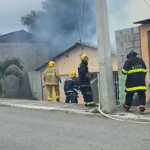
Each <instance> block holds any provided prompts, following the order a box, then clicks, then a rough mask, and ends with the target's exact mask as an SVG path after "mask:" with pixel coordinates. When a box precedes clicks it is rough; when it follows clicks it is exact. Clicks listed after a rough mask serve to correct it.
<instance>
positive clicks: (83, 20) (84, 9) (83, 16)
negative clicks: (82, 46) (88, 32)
mask: <svg viewBox="0 0 150 150" xmlns="http://www.w3.org/2000/svg"><path fill="white" fill-rule="evenodd" d="M84 10H85V0H84V2H83V14H82V25H81V40H82V33H83V21H84Z"/></svg>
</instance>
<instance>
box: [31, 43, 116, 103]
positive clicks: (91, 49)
mask: <svg viewBox="0 0 150 150" xmlns="http://www.w3.org/2000/svg"><path fill="white" fill-rule="evenodd" d="M84 53H85V54H87V55H88V57H89V64H88V66H89V71H90V72H92V73H93V79H92V81H93V82H92V88H93V92H94V98H95V101H96V102H98V73H99V54H98V49H97V47H96V46H92V45H90V44H86V43H76V44H75V45H73V46H72V47H70V48H69V49H67V50H65V51H64V52H62V53H60V54H59V55H57V56H56V57H55V58H53V59H52V60H53V61H55V65H56V67H57V69H58V70H59V73H60V75H61V79H62V83H61V84H60V92H61V101H62V102H64V101H65V94H64V91H63V86H64V80H65V79H66V78H67V77H68V76H69V74H70V72H71V71H72V70H75V71H76V72H77V73H78V71H77V69H78V66H79V64H80V62H81V60H80V56H81V55H82V54H84ZM111 59H112V67H113V70H114V71H117V70H118V67H117V59H116V55H115V54H112V58H111ZM47 67H48V62H46V63H45V64H43V65H42V66H41V67H39V68H37V69H36V71H37V72H40V76H41V84H42V85H41V86H43V85H44V81H43V73H44V71H45V69H46V68H47ZM34 87H35V88H37V87H39V86H34ZM41 89H42V88H41ZM34 91H36V89H34ZM42 93H43V99H44V100H46V99H47V89H46V87H45V88H43V89H42ZM53 96H54V94H53ZM54 100H55V99H54ZM79 103H80V104H82V103H83V99H82V96H80V97H79Z"/></svg>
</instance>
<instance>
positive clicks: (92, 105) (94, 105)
mask: <svg viewBox="0 0 150 150" xmlns="http://www.w3.org/2000/svg"><path fill="white" fill-rule="evenodd" d="M87 106H88V107H96V106H97V105H96V104H95V103H93V104H90V105H87Z"/></svg>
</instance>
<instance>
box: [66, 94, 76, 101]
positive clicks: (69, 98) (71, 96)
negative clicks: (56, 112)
mask: <svg viewBox="0 0 150 150" xmlns="http://www.w3.org/2000/svg"><path fill="white" fill-rule="evenodd" d="M66 103H78V98H77V96H76V95H74V93H68V94H66Z"/></svg>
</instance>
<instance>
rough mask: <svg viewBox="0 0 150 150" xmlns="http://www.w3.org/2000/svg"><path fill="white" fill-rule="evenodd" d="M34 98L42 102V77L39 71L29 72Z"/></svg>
mask: <svg viewBox="0 0 150 150" xmlns="http://www.w3.org/2000/svg"><path fill="white" fill-rule="evenodd" d="M28 76H29V81H30V86H31V91H32V96H33V98H36V99H39V100H42V86H41V75H40V72H39V71H31V72H28Z"/></svg>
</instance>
